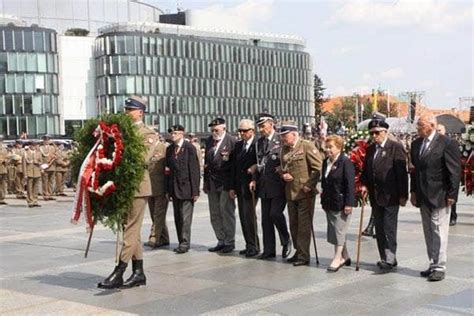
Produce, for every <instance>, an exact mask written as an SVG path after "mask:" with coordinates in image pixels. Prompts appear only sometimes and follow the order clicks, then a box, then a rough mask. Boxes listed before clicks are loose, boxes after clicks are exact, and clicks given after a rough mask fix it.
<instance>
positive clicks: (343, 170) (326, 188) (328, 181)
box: [321, 153, 355, 212]
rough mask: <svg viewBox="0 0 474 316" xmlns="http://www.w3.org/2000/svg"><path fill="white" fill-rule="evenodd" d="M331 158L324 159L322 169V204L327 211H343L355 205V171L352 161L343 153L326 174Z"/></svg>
mask: <svg viewBox="0 0 474 316" xmlns="http://www.w3.org/2000/svg"><path fill="white" fill-rule="evenodd" d="M328 160H329V158H326V159H324V162H323V168H322V170H321V173H322V177H321V186H322V189H323V192H322V193H321V205H322V207H323V209H324V210H325V211H335V212H338V211H341V210H343V209H344V207H345V206H355V181H354V178H355V171H354V165H353V164H352V161H351V160H350V159H349V158H347V156H346V155H344V154H343V153H341V154H340V155H339V157H338V158H337V160H336V161H335V162H334V164H333V165H332V168H331V171H329V174H328V176H327V177H326V176H325V173H326V167H327V165H328V162H329V161H328Z"/></svg>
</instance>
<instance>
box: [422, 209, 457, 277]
mask: <svg viewBox="0 0 474 316" xmlns="http://www.w3.org/2000/svg"><path fill="white" fill-rule="evenodd" d="M450 211H451V207H449V206H445V207H441V208H436V209H433V208H429V207H427V206H426V205H423V204H421V207H420V213H421V222H422V223H423V233H424V235H425V243H426V250H427V252H428V258H429V260H430V268H432V269H434V270H440V271H445V270H446V261H447V259H448V255H447V251H448V234H449V218H450Z"/></svg>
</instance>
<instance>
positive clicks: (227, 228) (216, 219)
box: [207, 191, 235, 247]
mask: <svg viewBox="0 0 474 316" xmlns="http://www.w3.org/2000/svg"><path fill="white" fill-rule="evenodd" d="M207 198H208V200H209V212H210V217H211V225H212V229H213V230H214V234H215V235H216V238H217V241H218V245H219V246H233V247H234V246H235V202H234V200H233V199H231V198H230V196H229V191H217V192H208V193H207Z"/></svg>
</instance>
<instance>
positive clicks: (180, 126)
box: [168, 124, 184, 133]
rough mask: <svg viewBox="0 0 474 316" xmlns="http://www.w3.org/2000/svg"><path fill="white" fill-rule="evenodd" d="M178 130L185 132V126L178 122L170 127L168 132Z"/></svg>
mask: <svg viewBox="0 0 474 316" xmlns="http://www.w3.org/2000/svg"><path fill="white" fill-rule="evenodd" d="M178 131H181V132H184V126H183V125H179V124H176V125H173V126H171V127H170V128H168V133H172V132H178Z"/></svg>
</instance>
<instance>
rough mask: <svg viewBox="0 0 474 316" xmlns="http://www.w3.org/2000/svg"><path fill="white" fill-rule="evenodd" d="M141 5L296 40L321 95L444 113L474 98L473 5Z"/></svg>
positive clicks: (459, 0)
mask: <svg viewBox="0 0 474 316" xmlns="http://www.w3.org/2000/svg"><path fill="white" fill-rule="evenodd" d="M142 1H144V2H148V3H150V4H153V5H156V6H158V7H160V8H161V9H163V10H164V11H165V12H167V13H175V12H176V9H177V7H179V8H180V9H181V10H188V9H189V10H195V11H197V12H196V13H199V14H203V15H204V16H205V17H206V18H205V19H200V23H201V24H202V25H199V26H201V27H206V28H219V29H229V30H240V31H249V32H268V33H276V34H288V35H297V36H300V37H302V38H303V39H305V41H306V51H307V52H308V53H310V55H311V57H312V60H313V72H314V73H316V74H318V76H319V77H320V78H321V79H322V80H323V83H324V86H325V88H326V90H325V94H326V96H340V95H352V94H353V93H360V94H362V93H369V92H370V91H372V89H380V90H385V91H388V92H389V93H390V95H392V96H398V95H399V94H400V93H402V92H405V91H423V92H424V97H423V103H425V104H426V105H427V106H429V107H430V108H446V109H449V108H453V107H458V106H459V98H460V97H474V82H473V77H474V68H473V64H474V50H473V40H474V22H473V21H474V1H471V0H452V1H434V0H386V1H367V0H361V1H355V0H347V1H340V0H333V1H328V0H326V1H317V0H312V1H310V0H306V1H290V0H285V1H282V0H241V1H236V0H226V1H224V0H220V1H210V0H179V1H176V0H174V1H170V0H159V1H158V0H142ZM464 109H466V107H464Z"/></svg>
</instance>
